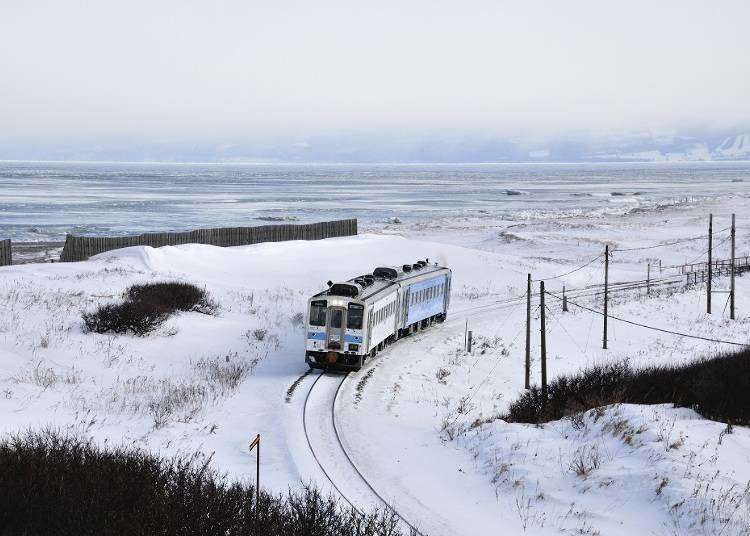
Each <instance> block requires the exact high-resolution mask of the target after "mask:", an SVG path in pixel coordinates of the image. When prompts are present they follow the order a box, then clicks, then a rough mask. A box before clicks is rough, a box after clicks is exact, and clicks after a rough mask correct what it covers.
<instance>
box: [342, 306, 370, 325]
mask: <svg viewBox="0 0 750 536" xmlns="http://www.w3.org/2000/svg"><path fill="white" fill-rule="evenodd" d="M364 316H365V306H364V305H360V304H359V303H350V304H349V312H348V313H347V315H346V327H347V328H349V329H362V320H363V319H364Z"/></svg>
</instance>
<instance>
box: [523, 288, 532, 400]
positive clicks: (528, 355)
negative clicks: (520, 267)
mask: <svg viewBox="0 0 750 536" xmlns="http://www.w3.org/2000/svg"><path fill="white" fill-rule="evenodd" d="M530 380H531V274H528V277H527V279H526V378H525V382H524V386H525V388H526V389H529V388H530V387H531V385H530V383H529V382H530Z"/></svg>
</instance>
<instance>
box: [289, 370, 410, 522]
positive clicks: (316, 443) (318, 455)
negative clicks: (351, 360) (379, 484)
mask: <svg viewBox="0 0 750 536" xmlns="http://www.w3.org/2000/svg"><path fill="white" fill-rule="evenodd" d="M348 376H349V374H348V373H347V374H343V375H341V381H338V383H336V380H338V377H337V376H332V375H329V374H327V373H325V372H322V373H320V374H318V376H317V377H316V378H315V380H314V381H313V383H312V385H311V386H310V389H309V390H308V391H307V394H306V395H305V401H304V404H303V408H302V426H303V430H304V433H305V439H306V441H307V446H308V448H309V449H310V452H311V453H312V456H313V458H314V459H315V462H316V463H317V465H318V467H319V468H320V470H321V471H322V472H323V474H324V475H325V477H326V479H328V481H329V482H330V483H331V486H333V489H334V490H336V492H337V493H338V494H339V495H340V496H341V498H342V499H343V500H344V501H345V502H346V503H347V504H348V505H349V506H350V507H351V508H352V509H354V510H355V511H356V512H357V513H358V514H359V515H360V516H362V517H364V516H365V513H364V511H363V510H362V509H361V508H360V507H359V506H358V505H357V499H355V498H354V497H353V495H355V494H358V495H360V497H362V496H363V495H370V499H371V501H370V502H377V503H379V504H382V505H383V507H384V508H385V509H386V510H388V511H389V512H391V513H392V514H393V515H395V516H396V517H397V518H398V519H399V520H400V521H401V523H403V524H404V525H406V527H408V529H409V530H410V531H411V534H412V535H414V536H425V535H424V534H423V533H422V532H421V531H420V530H419V529H418V528H417V527H416V526H415V525H414V524H412V523H411V522H409V521H408V520H407V519H406V518H404V516H403V515H401V513H400V512H399V511H398V510H396V508H395V507H394V506H393V505H392V504H391V503H390V502H388V501H387V500H386V499H385V498H384V497H383V496H382V495H381V494H380V493H378V492H377V491H376V490H375V488H374V487H373V485H372V484H371V483H370V481H369V480H368V479H367V478H366V477H365V476H364V475H363V474H362V472H361V471H360V470H359V468H358V467H357V465H356V464H355V463H354V460H353V459H352V457H351V455H350V454H349V452H348V451H347V450H346V447H345V446H344V443H343V442H342V441H341V434H340V432H339V427H338V425H337V423H336V401H337V399H338V396H339V392H340V391H341V387H342V386H343V385H344V382H345V381H346V379H347V377H348ZM322 378H326V379H325V380H324V382H327V383H328V384H329V391H330V390H332V389H333V388H334V387H335V391H334V392H333V396H332V397H331V396H330V392H329V393H323V400H324V402H326V403H327V406H328V409H329V410H330V415H329V417H330V422H329V424H330V426H331V429H332V431H333V433H332V434H329V437H328V438H323V439H322V440H321V439H320V438H313V437H312V436H311V430H312V429H313V424H314V425H315V426H316V427H317V429H321V428H322V426H321V425H322V424H323V423H321V422H319V421H317V420H316V421H315V422H314V423H313V422H308V421H309V420H311V419H312V417H311V414H313V413H314V411H320V410H321V409H323V408H322V407H318V408H316V407H315V405H314V404H312V403H311V400H312V399H314V398H315V397H316V396H318V395H317V393H314V391H315V388H316V386H318V385H319V382H320V380H321V379H322ZM328 378H331V379H332V380H333V381H329V380H328ZM326 395H328V400H326V399H325V396H326ZM320 443H324V445H323V447H324V448H323V449H322V450H323V451H321V448H320ZM325 443H327V444H325ZM331 451H338V458H339V461H340V462H343V463H338V464H336V463H335V462H334V463H330V464H325V463H324V462H323V460H322V458H323V457H324V456H328V457H331V456H332V452H331ZM326 465H327V466H326ZM344 467H346V468H348V471H349V474H350V476H353V477H354V480H357V481H359V482H360V483H361V484H364V489H365V490H366V492H365V493H364V494H363V493H362V489H361V487H360V490H359V492H355V491H352V490H351V487H352V486H351V485H352V479H346V478H344V475H342V474H341V473H342V468H344ZM347 487H349V489H346V488H347ZM372 499H374V500H372Z"/></svg>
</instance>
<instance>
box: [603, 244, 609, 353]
mask: <svg viewBox="0 0 750 536" xmlns="http://www.w3.org/2000/svg"><path fill="white" fill-rule="evenodd" d="M608 292H609V244H607V245H606V246H604V337H603V338H602V348H603V349H605V350H606V349H607V300H608V298H609V296H608Z"/></svg>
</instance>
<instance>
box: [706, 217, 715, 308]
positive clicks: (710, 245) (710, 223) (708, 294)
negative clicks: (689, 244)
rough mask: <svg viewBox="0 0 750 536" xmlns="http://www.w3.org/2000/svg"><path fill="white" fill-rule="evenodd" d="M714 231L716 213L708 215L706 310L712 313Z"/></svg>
mask: <svg viewBox="0 0 750 536" xmlns="http://www.w3.org/2000/svg"><path fill="white" fill-rule="evenodd" d="M713 232H714V215H713V214H709V215H708V284H707V285H706V312H707V313H708V314H711V279H713V275H714V271H713V260H712V259H713V247H714V241H713V237H714V235H713Z"/></svg>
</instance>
